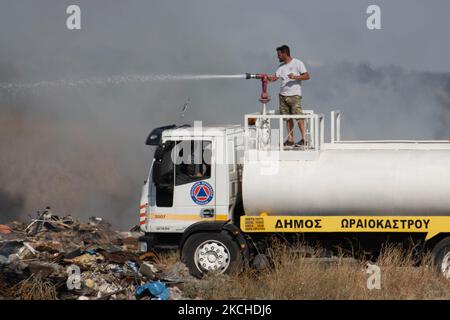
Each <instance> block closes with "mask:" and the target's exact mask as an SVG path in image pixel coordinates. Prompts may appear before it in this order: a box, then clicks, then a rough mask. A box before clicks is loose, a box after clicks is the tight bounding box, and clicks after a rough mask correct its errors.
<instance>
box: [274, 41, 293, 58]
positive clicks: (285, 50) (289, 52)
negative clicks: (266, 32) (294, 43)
mask: <svg viewBox="0 0 450 320" xmlns="http://www.w3.org/2000/svg"><path fill="white" fill-rule="evenodd" d="M277 51H280V52H282V53H286V54H287V55H288V56H289V57H290V56H291V49H289V47H288V46H287V45H285V44H283V45H282V46H281V47H278V48H277Z"/></svg>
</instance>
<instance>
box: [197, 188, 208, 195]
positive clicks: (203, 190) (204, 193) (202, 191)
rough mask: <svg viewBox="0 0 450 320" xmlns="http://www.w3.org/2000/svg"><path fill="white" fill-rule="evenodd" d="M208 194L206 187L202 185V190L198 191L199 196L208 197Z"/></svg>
mask: <svg viewBox="0 0 450 320" xmlns="http://www.w3.org/2000/svg"><path fill="white" fill-rule="evenodd" d="M207 196H208V195H207V194H206V192H205V188H204V187H201V188H200V190H199V191H198V193H197V197H207Z"/></svg>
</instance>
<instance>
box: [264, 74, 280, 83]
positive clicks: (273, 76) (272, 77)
mask: <svg viewBox="0 0 450 320" xmlns="http://www.w3.org/2000/svg"><path fill="white" fill-rule="evenodd" d="M278 79H279V78H278V77H277V76H276V75H270V74H269V75H268V76H267V80H269V81H270V82H273V81H277V80H278Z"/></svg>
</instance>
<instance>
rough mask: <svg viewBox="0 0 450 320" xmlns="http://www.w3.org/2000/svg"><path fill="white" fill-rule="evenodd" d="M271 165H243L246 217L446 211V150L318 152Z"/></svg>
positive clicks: (449, 203) (449, 200)
mask: <svg viewBox="0 0 450 320" xmlns="http://www.w3.org/2000/svg"><path fill="white" fill-rule="evenodd" d="M293 152H295V151H293ZM299 152H301V151H299ZM271 165H272V166H274V167H273V168H272V169H273V170H267V168H265V169H264V168H263V165H262V164H261V163H259V162H257V161H246V162H245V163H244V169H243V177H242V186H243V201H244V209H245V213H246V214H247V215H259V214H260V213H262V212H267V213H268V214H269V215H447V216H448V215H450V149H436V150H413V149H412V150H401V149H399V150H390V149H388V150H382V149H378V150H324V151H322V152H321V154H320V157H319V158H318V159H317V160H311V161H304V160H295V161H283V160H278V161H275V162H274V163H273V164H271ZM269 171H273V172H272V173H270V172H269Z"/></svg>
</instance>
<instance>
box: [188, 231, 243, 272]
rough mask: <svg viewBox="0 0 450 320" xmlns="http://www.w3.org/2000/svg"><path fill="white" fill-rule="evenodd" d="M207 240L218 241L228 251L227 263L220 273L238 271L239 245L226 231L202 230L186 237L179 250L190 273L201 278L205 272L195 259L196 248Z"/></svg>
mask: <svg viewBox="0 0 450 320" xmlns="http://www.w3.org/2000/svg"><path fill="white" fill-rule="evenodd" d="M207 241H212V242H217V244H219V243H220V244H221V245H223V247H224V248H226V249H227V250H228V252H229V263H228V266H227V268H226V269H224V270H221V272H222V273H225V274H229V273H231V272H239V271H240V270H241V269H242V265H243V264H242V255H241V253H240V250H239V246H238V244H237V243H236V241H234V240H233V238H232V237H231V236H230V235H229V234H228V233H227V232H226V231H222V232H220V233H218V232H202V233H194V234H193V235H191V236H190V237H189V238H187V240H186V241H185V243H184V245H183V248H182V251H181V259H182V261H183V262H184V264H185V265H186V266H187V267H188V268H189V272H190V274H191V275H193V276H194V277H197V278H201V277H203V275H204V274H206V273H207V271H206V270H204V269H202V268H201V267H200V266H198V265H197V264H196V259H195V255H196V251H197V249H198V248H199V246H201V245H203V244H204V243H205V242H207ZM206 245H208V244H206ZM227 260H228V259H227Z"/></svg>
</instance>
